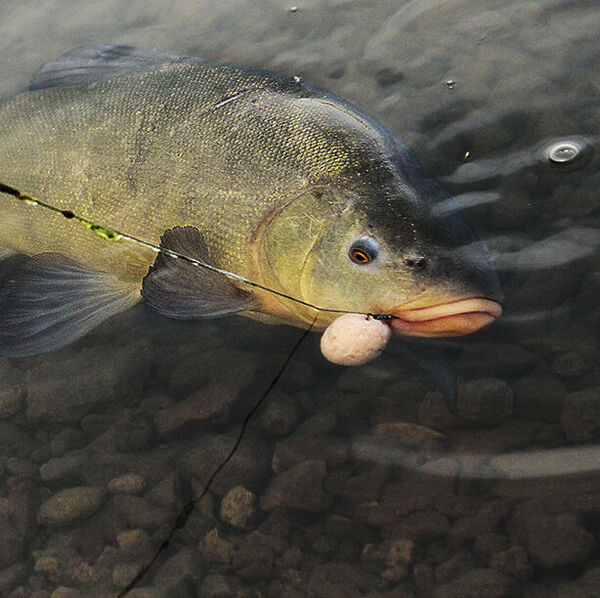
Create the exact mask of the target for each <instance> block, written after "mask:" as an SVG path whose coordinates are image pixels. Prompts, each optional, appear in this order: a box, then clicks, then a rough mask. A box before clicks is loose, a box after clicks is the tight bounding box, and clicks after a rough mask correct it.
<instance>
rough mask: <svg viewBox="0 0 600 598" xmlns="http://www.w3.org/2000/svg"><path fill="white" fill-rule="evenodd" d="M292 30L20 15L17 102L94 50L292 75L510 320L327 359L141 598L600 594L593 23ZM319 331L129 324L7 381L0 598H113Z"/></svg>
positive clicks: (425, 14)
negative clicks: (494, 282) (325, 91)
mask: <svg viewBox="0 0 600 598" xmlns="http://www.w3.org/2000/svg"><path fill="white" fill-rule="evenodd" d="M290 9H291V6H284V5H278V4H277V3H274V4H271V3H268V2H262V3H252V4H251V3H243V2H228V3H223V4H219V5H218V6H217V5H214V6H213V5H209V4H208V3H207V4H206V5H204V3H200V4H199V3H188V2H186V1H183V0H182V1H180V2H173V3H169V4H168V5H166V4H162V3H160V2H149V3H148V2H146V3H141V2H137V3H136V2H132V3H127V4H125V3H121V2H118V1H117V0H115V1H114V2H109V3H102V5H97V6H94V7H92V6H91V5H87V4H86V5H84V4H82V5H81V7H80V10H76V9H75V8H74V7H73V6H72V4H69V10H62V11H61V10H57V9H56V7H50V6H49V5H47V4H44V3H41V2H34V1H33V0H32V1H30V2H18V3H17V2H14V3H13V2H10V3H8V4H7V7H6V11H5V15H4V16H3V20H2V23H1V24H0V33H1V34H2V39H3V40H4V42H3V46H2V48H1V49H0V52H1V53H2V59H3V71H4V66H6V69H5V73H6V76H4V77H3V81H2V83H1V85H2V87H1V89H2V92H3V93H5V94H8V93H12V92H13V91H15V90H16V89H19V88H21V87H22V86H23V85H24V84H25V83H26V80H27V78H28V76H29V74H30V73H31V72H33V70H35V68H36V67H37V66H38V65H39V64H40V63H41V62H43V61H44V60H46V59H48V58H53V57H55V56H57V55H59V54H60V53H61V52H64V51H66V50H68V49H70V48H71V47H73V46H76V45H79V44H82V43H90V42H100V41H102V42H121V43H123V42H126V43H131V44H137V45H150V46H158V47H161V48H163V49H170V50H175V51H178V52H181V53H195V54H200V55H203V56H207V57H209V58H216V59H221V60H226V61H237V62H243V63H248V64H254V65H257V66H264V67H269V68H276V69H279V70H284V71H286V72H289V73H292V74H300V75H302V76H304V77H306V78H307V79H309V80H311V81H314V82H316V83H319V84H321V85H323V86H325V87H327V88H330V89H332V90H333V91H335V92H337V93H339V94H340V95H342V96H344V97H347V98H349V99H351V100H353V101H355V102H356V103H358V104H359V105H361V106H362V107H363V108H365V109H366V110H367V111H368V112H370V113H372V114H374V115H376V116H378V117H379V118H380V119H381V120H383V121H384V122H385V123H386V124H388V125H389V126H390V127H391V128H392V130H393V131H394V132H395V133H396V134H398V135H399V136H400V137H401V138H403V139H404V140H405V141H407V142H408V143H409V144H410V145H411V146H412V147H413V148H414V149H415V150H416V151H417V153H418V154H419V156H420V158H421V159H422V160H423V161H424V162H425V164H426V165H427V167H428V169H429V170H430V171H432V172H433V173H434V174H436V175H437V176H438V177H439V178H440V179H441V180H442V181H443V183H444V185H445V186H446V188H448V189H449V190H450V191H451V192H452V193H453V194H454V195H455V196H457V198H458V206H459V208H460V209H462V210H465V211H466V212H468V213H469V215H470V216H471V217H472V219H473V220H474V221H475V223H476V224H477V227H478V228H479V230H480V232H481V233H482V234H483V236H484V237H486V239H487V240H488V243H489V245H490V248H491V249H492V251H493V252H495V254H496V256H497V257H496V261H495V264H496V267H497V268H498V271H499V273H500V276H501V278H502V284H503V287H504V294H505V297H506V301H505V309H506V311H505V315H504V316H503V317H502V319H501V320H500V321H499V322H497V323H496V324H495V325H494V327H493V328H491V329H489V330H487V331H484V332H482V333H479V334H477V335H475V336H473V337H469V338H462V339H456V340H455V339H452V340H444V341H428V342H424V341H418V340H411V341H400V340H396V341H394V342H393V343H392V345H391V346H390V347H388V349H387V350H386V352H385V353H384V355H383V356H382V357H381V358H379V359H378V360H377V361H375V362H373V363H371V364H368V365H366V366H362V367H360V368H356V369H344V368H339V367H336V366H333V365H331V364H328V363H326V362H325V361H324V360H323V358H322V357H321V356H320V353H319V349H318V338H317V335H312V336H310V337H309V338H308V339H307V340H306V341H305V342H304V343H303V344H302V346H301V347H300V349H299V350H298V352H297V353H296V355H295V356H294V358H293V359H292V361H291V363H290V365H289V367H288V368H287V369H286V371H285V372H284V374H283V375H282V377H281V379H280V380H279V382H278V383H277V385H276V386H275V389H274V390H273V392H272V393H271V394H270V395H269V397H268V399H267V401H266V402H265V403H264V404H263V405H262V407H261V408H260V410H259V412H258V413H257V414H256V416H255V417H254V419H253V420H252V422H251V424H250V426H249V428H248V430H247V433H246V435H245V438H244V439H243V442H242V444H241V446H240V449H239V451H238V452H237V453H236V455H235V457H234V458H233V460H232V461H231V463H229V464H228V465H227V467H226V468H225V469H224V470H223V471H222V472H221V473H220V475H219V476H218V477H217V478H216V479H215V481H214V484H213V485H212V487H211V491H210V492H209V494H208V496H207V497H206V499H204V500H203V501H201V503H200V504H199V505H198V508H197V509H196V510H194V512H193V513H192V515H191V517H190V520H189V521H188V523H187V525H186V526H185V527H184V528H183V529H182V530H181V532H180V533H179V534H178V535H177V537H176V538H175V539H174V540H173V542H172V544H171V546H170V547H169V548H168V550H167V551H166V552H165V554H164V556H163V558H161V560H160V561H159V563H157V565H156V567H155V568H154V569H153V570H152V571H151V573H150V574H149V575H148V577H147V578H146V579H144V580H143V582H142V583H141V587H140V588H138V589H136V590H135V591H134V592H132V593H131V595H132V596H137V597H138V598H141V597H144V598H146V597H148V598H153V597H159V596H177V597H179V596H191V597H195V596H208V597H213V598H216V597H218V596H219V597H220V596H259V595H262V596H291V597H295V596H297V597H300V596H319V597H331V596H344V597H353V596H370V597H371V598H376V597H389V598H392V597H393V598H404V597H417V596H434V597H435V598H443V597H457V598H458V597H460V598H464V597H466V596H473V597H480V596H483V595H485V596H495V597H512V596H515V597H516V596H523V597H526V598H541V597H546V596H559V597H561V596H564V597H567V596H568V597H572V596H577V597H580V596H581V597H592V596H596V595H598V592H599V591H600V574H599V571H600V562H599V561H598V553H597V550H598V542H597V539H598V524H599V518H598V516H599V513H600V477H599V476H598V472H597V471H596V467H597V462H598V458H597V457H598V450H599V449H598V446H597V442H598V438H599V437H600V373H599V370H598V369H597V364H598V362H599V361H598V357H599V351H600V348H599V345H598V317H599V311H598V297H599V294H600V286H599V285H600V276H599V273H598V266H599V262H598V255H599V252H598V245H599V244H600V226H599V222H598V214H599V212H598V210H599V208H600V202H599V196H598V192H597V189H598V186H599V185H598V182H599V181H598V176H599V175H598V172H599V169H598V152H597V151H595V146H596V145H597V138H595V137H594V134H595V133H596V132H597V130H598V117H599V114H600V113H599V107H598V102H597V90H598V87H599V81H598V72H599V70H598V60H599V56H598V51H597V36H598V33H599V30H600V13H598V11H597V9H596V6H595V4H594V3H591V2H590V3H586V2H581V3H578V4H577V5H576V6H575V5H573V3H570V2H566V1H558V0H555V1H550V0H546V1H544V2H530V3H523V2H521V3H518V4H517V3H515V4H513V3H511V2H509V1H506V2H503V3H500V4H497V5H495V7H494V8H490V9H486V10H483V9H482V8H481V6H480V5H477V4H475V3H472V2H468V1H466V0H464V1H458V0H457V1H452V2H444V3H441V2H408V3H403V4H402V5H401V6H398V5H392V4H390V3H384V2H375V1H373V2H363V3H354V2H329V3H326V2H314V1H312V0H310V1H307V2H306V3H298V5H297V10H296V11H292V10H290ZM449 82H452V84H450V83H449ZM0 178H1V177H0ZM456 205H457V204H454V205H451V204H448V205H443V206H439V207H438V209H439V210H441V212H442V213H443V212H444V210H446V211H448V212H449V213H451V212H452V211H454V210H456V209H457V208H456ZM300 333H301V332H300V331H298V330H296V329H291V328H287V327H283V326H282V327H268V326H263V325H261V324H259V323H256V322H251V321H247V320H244V319H241V318H232V319H230V320H222V321H215V322H200V323H182V322H174V321H170V320H167V319H165V318H161V317H160V316H158V315H155V314H152V313H149V312H148V311H147V310H145V309H144V308H143V307H141V306H138V307H136V308H134V309H133V310H131V311H129V312H127V313H125V314H122V315H120V316H118V317H116V318H114V319H113V320H111V321H109V322H107V323H105V324H104V325H102V326H101V327H100V328H99V329H97V330H95V331H93V332H92V333H91V334H89V335H88V336H87V337H86V338H84V339H82V340H81V341H79V342H78V343H77V344H75V345H73V346H70V347H66V348H64V349H61V350H59V351H56V352H54V353H49V354H46V355H42V356H38V357H30V358H26V359H21V360H7V359H3V360H0V372H1V374H2V384H1V385H0V447H1V448H0V474H1V475H2V480H1V496H0V595H2V596H4V595H6V596H11V597H12V598H17V597H27V598H30V597H36V598H46V597H48V596H52V597H53V598H75V597H77V596H88V595H93V596H114V595H116V594H117V592H118V591H119V589H120V588H123V587H124V586H125V585H126V584H127V583H128V582H129V581H130V580H131V579H132V578H133V576H134V575H135V574H136V573H137V571H138V570H139V568H140V567H141V566H142V565H144V564H145V563H147V562H148V560H149V559H150V558H151V556H152V554H153V552H154V551H155V550H156V548H157V547H158V546H159V545H160V543H161V542H162V541H163V540H164V538H165V537H166V536H167V534H168V532H169V530H170V529H171V528H172V526H173V525H174V522H175V518H176V517H177V514H178V513H179V512H180V509H181V508H182V507H183V505H185V504H186V503H187V502H188V501H190V500H192V499H193V498H194V497H196V496H198V495H199V494H200V492H201V491H202V489H203V487H204V484H205V483H206V481H207V479H208V478H209V476H210V475H211V473H212V472H213V471H214V469H215V468H216V467H217V466H218V465H219V464H220V463H221V462H222V460H223V459H224V458H225V456H226V455H227V453H228V452H229V450H230V449H231V447H232V445H233V443H234V442H235V439H236V437H237V434H238V432H239V429H240V425H241V422H242V421H243V419H244V417H245V416H246V415H247V413H248V412H249V411H250V410H251V409H252V407H253V406H254V404H255V402H256V400H257V399H258V398H259V397H260V396H261V393H262V392H264V390H265V389H266V388H267V387H268V385H269V384H270V382H271V380H272V379H273V378H274V376H275V375H276V374H277V372H278V371H279V369H280V367H281V365H282V363H283V362H284V360H285V359H286V357H287V356H288V354H289V351H290V350H291V348H292V347H293V345H294V343H295V342H296V340H297V338H298V336H299V334H300Z"/></svg>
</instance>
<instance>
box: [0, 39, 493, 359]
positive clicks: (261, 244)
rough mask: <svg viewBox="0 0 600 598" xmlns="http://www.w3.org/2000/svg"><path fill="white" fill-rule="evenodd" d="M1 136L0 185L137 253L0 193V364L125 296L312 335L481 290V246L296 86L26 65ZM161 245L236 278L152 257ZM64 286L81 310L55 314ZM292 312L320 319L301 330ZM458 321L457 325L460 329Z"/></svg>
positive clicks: (335, 107)
mask: <svg viewBox="0 0 600 598" xmlns="http://www.w3.org/2000/svg"><path fill="white" fill-rule="evenodd" d="M0 123H1V126H0V148H1V151H0V180H1V181H2V183H4V184H5V185H8V186H11V187H13V188H15V189H19V190H21V191H23V192H25V193H26V194H28V195H30V196H33V197H37V198H40V200H43V202H45V203H47V204H51V205H52V206H54V207H55V208H56V209H57V210H58V211H59V212H60V211H66V212H67V213H71V212H72V213H73V214H76V215H77V216H78V217H80V218H82V219H83V220H84V221H89V222H92V223H94V224H97V225H99V226H100V227H101V229H102V227H105V228H106V229H109V230H116V231H120V232H121V233H123V234H124V235H128V236H131V237H135V238H138V239H141V240H143V241H144V243H125V242H120V243H119V242H117V243H107V242H106V240H105V239H104V238H102V236H100V235H91V234H89V231H88V230H86V229H85V228H83V227H74V226H73V225H72V223H71V222H69V220H68V219H65V218H61V217H60V215H57V214H56V213H53V212H52V210H46V211H44V210H41V209H35V208H32V207H31V206H28V205H25V204H24V203H23V202H19V201H18V200H14V199H11V198H3V200H2V202H1V203H0V218H1V219H2V223H3V226H2V228H0V247H4V248H8V249H10V250H12V251H15V252H20V253H24V254H26V255H28V256H30V258H31V259H30V260H29V261H27V262H25V263H24V264H23V265H22V266H21V267H20V268H19V269H18V270H15V271H14V272H13V273H12V278H11V280H9V281H8V283H7V284H5V285H4V286H3V287H1V288H0V348H1V347H2V345H4V346H7V347H8V353H9V354H11V355H23V354H32V353H34V352H36V351H39V350H47V348H48V347H50V345H51V344H52V343H55V344H57V345H60V344H65V343H67V342H69V341H70V340H73V338H76V337H77V336H81V335H82V334H84V333H85V332H86V331H87V330H89V329H91V328H92V327H93V326H95V325H97V324H98V323H99V322H100V321H102V320H103V319H106V318H107V317H110V316H111V315H112V314H113V313H118V311H122V310H123V309H126V308H127V307H129V306H130V305H132V304H134V303H135V302H137V301H139V300H140V299H141V298H142V297H143V298H144V299H145V300H146V302H147V303H148V304H149V305H150V306H151V307H153V308H154V309H156V310H157V311H159V312H161V313H163V314H165V315H168V316H170V317H176V318H177V317H179V318H190V317H199V318H201V317H214V316H216V315H227V314H230V313H240V312H241V313H244V314H246V315H251V316H252V317H258V318H260V319H264V320H265V321H269V322H281V321H283V322H287V323H290V324H294V325H298V326H304V327H306V326H308V325H311V326H312V325H314V327H315V328H317V329H318V328H324V327H325V326H327V325H328V324H329V323H330V322H331V321H332V320H333V318H334V312H336V311H353V312H359V313H371V314H372V313H375V314H392V313H393V310H396V309H398V308H399V306H403V305H407V304H410V305H411V306H414V307H419V306H423V307H426V306H435V305H436V304H443V303H445V302H447V301H462V300H463V299H467V298H471V297H487V296H490V295H493V294H494V292H495V290H494V288H495V286H496V279H495V274H493V273H492V271H491V269H490V268H489V266H488V264H487V263H486V261H485V258H482V257H481V256H480V255H479V254H478V253H477V252H476V251H473V250H468V249H467V250H465V249H464V247H469V245H470V244H472V243H473V242H474V241H477V240H478V239H477V237H476V235H474V233H473V231H472V229H471V228H470V227H469V226H468V225H465V224H464V223H463V221H462V220H461V218H460V217H459V216H458V215H457V214H452V215H451V216H449V217H447V218H445V219H444V221H443V222H442V221H441V220H440V219H439V218H438V219H436V218H434V216H433V215H432V211H431V207H432V206H433V205H434V203H435V202H436V201H439V200H443V201H447V200H448V195H447V194H446V193H445V192H444V191H443V190H442V189H441V188H440V187H439V185H437V184H436V183H435V181H433V180H432V179H431V178H430V177H429V176H428V175H427V174H426V173H424V171H423V169H422V167H421V165H420V164H419V162H418V161H417V160H416V158H415V157H414V155H413V154H412V153H411V152H410V151H409V150H408V149H407V148H406V147H405V146H404V145H403V144H402V143H401V142H399V141H398V140H396V139H395V138H394V137H393V136H392V135H391V133H389V132H388V131H386V130H385V129H384V128H383V127H381V126H380V125H379V124H378V123H376V122H375V121H374V120H373V119H371V118H370V117H368V116H367V115H366V114H364V113H362V112H361V111H360V110H358V109H357V108H356V107H354V106H352V105H351V104H349V103H347V102H345V101H344V100H342V99H340V98H338V97H336V96H335V95H333V94H331V93H329V92H326V91H325V90H322V89H320V88H318V87H316V86H313V85H311V84H309V83H306V82H304V81H301V80H300V79H299V78H298V77H288V76H285V75H280V74H277V73H272V72H268V71H262V70H260V69H254V68H250V67H243V66H236V65H226V64H219V63H214V62H209V61H205V60H202V59H195V58H190V57H179V56H176V55H173V54H167V53H162V52H160V51H157V50H148V49H137V48H131V47H127V46H110V45H99V46H91V47H88V48H79V49H75V50H73V51H72V52H70V53H68V54H66V55H64V56H63V57H61V58H59V59H58V60H57V61H56V62H54V63H48V64H47V65H45V66H43V67H42V68H41V69H40V70H39V71H38V73H37V74H36V75H34V78H33V80H32V86H31V90H30V91H29V92H28V93H25V94H22V95H20V96H17V97H16V98H13V99H9V100H6V101H4V102H3V103H0ZM88 228H89V227H88ZM365 239H367V240H369V239H370V241H369V244H368V246H369V247H370V248H371V249H372V250H373V251H375V252H376V253H375V254H373V255H372V256H371V257H372V259H366V260H365V259H363V260H362V262H361V264H360V265H357V264H356V263H353V261H352V255H353V250H352V248H353V247H354V246H356V244H358V245H359V246H361V247H364V240H365ZM159 244H162V247H163V249H165V250H169V249H174V248H175V247H177V248H178V250H177V251H178V252H179V253H180V254H182V255H186V256H187V257H189V258H192V260H194V259H195V260H197V261H200V262H205V263H209V264H212V265H213V266H216V267H217V268H220V269H223V270H226V271H228V272H233V273H235V274H236V275H238V276H239V277H241V278H238V279H237V280H233V281H232V280H231V279H227V278H226V277H223V276H219V275H218V274H215V273H214V272H211V271H202V270H201V269H199V268H194V267H193V266H192V265H191V264H192V262H185V261H182V262H181V263H177V261H178V260H176V259H175V258H174V257H172V255H174V254H169V253H168V251H165V252H164V254H163V253H161V254H160V255H159V256H158V257H157V253H156V251H154V250H153V249H152V248H151V247H150V246H152V245H154V246H157V245H159ZM169 244H170V245H169ZM373 248H374V249H373ZM360 251H363V250H362V249H361V250H360ZM377 252H378V254H377ZM169 255H171V257H169V258H165V256H169ZM38 256H40V257H38ZM43 256H47V257H43ZM48 256H49V257H48ZM371 261H372V262H373V263H372V264H371V263H370V262H371ZM61 264H62V268H61ZM414 264H420V267H419V270H418V271H417V270H416V268H414V267H413V265H414ZM436 264H438V265H436ZM48 265H51V268H48ZM424 265H430V266H433V267H422V266H424ZM44 268H46V270H44ZM242 278H244V279H247V280H250V281H254V282H255V283H257V286H256V285H255V286H253V287H252V289H248V288H247V287H246V286H244V283H243V282H242ZM61 285H63V286H66V287H67V288H69V289H70V291H69V292H70V296H73V297H76V296H80V297H81V296H83V297H86V301H84V302H82V301H78V302H72V303H71V304H70V305H69V304H65V306H64V313H61V314H60V317H58V316H57V315H56V311H57V310H56V303H57V302H59V300H60V301H63V300H64V297H65V295H64V293H63V294H60V293H59V289H60V288H61ZM107 287H108V288H107ZM48 289H51V290H52V292H49V291H48ZM266 289H271V291H275V293H273V292H269V291H268V290H266ZM19 296H21V297H27V298H28V303H23V302H19ZM100 297H103V299H102V300H100ZM286 297H287V298H286ZM34 298H35V300H34ZM294 298H295V299H296V300H297V301H294V300H293V299H294ZM111 302H112V303H111ZM307 304H311V305H319V306H321V307H323V308H325V309H328V310H330V313H320V314H319V315H318V317H317V318H316V320H315V313H314V310H313V309H312V308H310V307H308V305H307ZM466 305H467V307H468V309H469V311H470V312H471V311H473V310H474V309H475V307H476V306H475V307H474V305H475V304H473V303H467V304H466ZM477 305H479V304H477ZM483 305H484V311H486V310H488V309H489V307H486V306H487V305H488V304H483ZM450 311H452V310H450ZM427 313H429V312H427ZM442 313H444V314H445V313H448V310H446V311H444V310H442ZM486 313H487V311H486ZM472 319H473V318H471V320H472ZM484 319H485V318H484ZM488 319H489V318H488ZM471 320H469V318H466V319H465V320H464V321H463V320H460V319H455V321H457V322H460V324H459V326H460V328H461V329H465V328H468V326H470V324H468V321H471ZM61 321H62V322H69V326H68V330H69V335H66V334H64V335H63V336H61V327H60V324H59V322H61ZM481 321H483V319H482V320H481ZM477 325H478V326H479V324H477ZM419 327H420V328H423V327H426V325H425V324H419V325H418V326H417V325H414V326H413V327H412V328H410V333H411V334H412V333H415V331H416V330H417V328H419ZM420 328H419V329H420ZM436 330H441V331H442V332H443V333H444V334H445V328H444V327H443V326H437V328H436ZM21 332H22V333H23V340H22V341H19V337H20V333H21ZM452 332H454V330H453V331H452Z"/></svg>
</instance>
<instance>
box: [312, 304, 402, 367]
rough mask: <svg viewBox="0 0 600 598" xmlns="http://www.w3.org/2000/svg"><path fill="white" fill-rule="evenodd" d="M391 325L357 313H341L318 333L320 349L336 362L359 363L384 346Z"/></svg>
mask: <svg viewBox="0 0 600 598" xmlns="http://www.w3.org/2000/svg"><path fill="white" fill-rule="evenodd" d="M391 335H392V329H391V328H390V327H389V326H388V325H387V324H386V323H385V322H383V321H382V320H375V319H373V318H367V317H365V316H363V315H360V314H344V315H343V316H340V317H339V318H337V319H336V320H334V321H333V322H332V323H331V324H330V325H329V327H328V328H327V329H326V330H325V332H324V333H323V336H322V337H321V352H322V353H323V355H324V356H325V358H326V359H328V360H329V361H331V362H332V363H336V364H338V365H362V364H364V363H367V362H369V361H372V360H373V359H375V358H376V357H378V356H379V355H380V354H381V352H382V351H383V350H384V348H385V346H386V345H387V343H388V341H389V340H390V336H391Z"/></svg>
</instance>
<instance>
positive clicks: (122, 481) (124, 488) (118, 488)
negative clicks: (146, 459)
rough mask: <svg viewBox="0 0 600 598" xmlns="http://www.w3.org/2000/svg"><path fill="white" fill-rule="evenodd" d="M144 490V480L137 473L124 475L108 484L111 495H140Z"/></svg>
mask: <svg viewBox="0 0 600 598" xmlns="http://www.w3.org/2000/svg"><path fill="white" fill-rule="evenodd" d="M145 489H146V480H145V479H144V478H143V476H141V475H139V474H137V473H124V474H123V475H120V476H118V477H116V478H113V479H112V480H110V482H108V491H109V492H110V493H111V494H141V493H142V492H143V491H144V490H145Z"/></svg>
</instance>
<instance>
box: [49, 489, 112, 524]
mask: <svg viewBox="0 0 600 598" xmlns="http://www.w3.org/2000/svg"><path fill="white" fill-rule="evenodd" d="M104 497H105V491H104V489H103V488H99V487H96V486H80V487H77V488H65V489H64V490H61V491H59V492H57V493H56V494H54V495H53V496H51V497H50V498H49V499H48V500H47V501H46V502H44V503H43V504H42V506H41V507H40V509H39V511H38V521H39V522H40V523H41V524H42V525H48V526H54V527H59V526H63V525H70V524H72V523H75V522H76V521H79V520H81V519H85V518H86V517H89V516H90V515H91V514H92V513H95V512H96V511H97V510H98V509H99V508H100V506H101V505H102V502H103V501H104Z"/></svg>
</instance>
